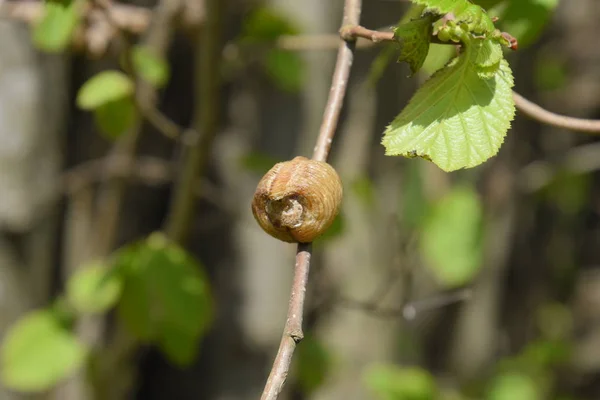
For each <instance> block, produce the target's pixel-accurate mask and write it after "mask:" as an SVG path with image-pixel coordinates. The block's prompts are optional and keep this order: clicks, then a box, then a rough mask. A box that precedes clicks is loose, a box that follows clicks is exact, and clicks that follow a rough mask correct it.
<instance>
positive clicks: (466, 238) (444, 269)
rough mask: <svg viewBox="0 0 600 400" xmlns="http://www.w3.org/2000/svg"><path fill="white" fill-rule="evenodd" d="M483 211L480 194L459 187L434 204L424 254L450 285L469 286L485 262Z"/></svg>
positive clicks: (423, 238) (425, 231)
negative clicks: (483, 258)
mask: <svg viewBox="0 0 600 400" xmlns="http://www.w3.org/2000/svg"><path fill="white" fill-rule="evenodd" d="M482 221H483V212H482V206H481V202H480V200H479V197H478V195H477V193H476V192H475V191H474V190H473V189H472V188H468V187H458V188H455V189H453V190H452V191H451V192H450V193H448V194H447V195H446V196H444V197H443V198H442V199H440V200H439V201H438V202H437V204H434V205H433V208H432V210H431V215H430V216H429V218H428V219H427V221H426V222H425V224H424V226H423V232H422V235H421V254H422V256H423V258H424V260H425V262H426V264H427V266H428V267H429V268H430V269H431V271H432V272H433V273H434V275H435V276H436V277H437V278H438V280H439V281H440V282H441V283H443V284H445V285H446V286H449V287H453V286H461V285H464V284H466V283H468V282H469V281H470V280H471V279H472V278H473V277H474V276H475V274H477V272H478V271H479V268H480V267H481V263H482V256H483V249H482V238H481V237H482V229H481V228H482Z"/></svg>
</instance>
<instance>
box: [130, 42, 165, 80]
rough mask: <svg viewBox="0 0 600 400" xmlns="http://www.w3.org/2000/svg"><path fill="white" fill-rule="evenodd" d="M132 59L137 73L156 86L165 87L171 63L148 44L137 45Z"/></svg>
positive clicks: (132, 53)
mask: <svg viewBox="0 0 600 400" xmlns="http://www.w3.org/2000/svg"><path fill="white" fill-rule="evenodd" d="M131 60H132V62H133V68H134V69H135V71H136V73H137V74H138V75H139V76H140V77H141V78H142V79H144V80H145V81H146V82H148V83H150V84H151V85H153V86H154V87H157V88H160V87H163V86H164V85H166V84H167V82H168V81H169V64H168V63H167V61H166V60H165V59H164V58H162V57H159V56H157V55H156V54H154V53H153V52H152V50H151V49H150V48H148V47H147V46H135V47H134V48H133V49H132V52H131Z"/></svg>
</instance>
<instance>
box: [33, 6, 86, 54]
mask: <svg viewBox="0 0 600 400" xmlns="http://www.w3.org/2000/svg"><path fill="white" fill-rule="evenodd" d="M78 24H79V12H78V10H77V8H76V2H65V3H59V2H45V3H44V16H43V17H42V19H41V20H40V22H38V23H37V24H36V26H35V28H34V30H33V42H34V44H35V45H36V46H37V47H38V48H39V49H41V50H44V51H48V52H59V51H62V50H64V49H65V48H66V47H67V46H68V45H69V43H70V42H71V37H72V36H73V32H74V31H75V28H76V27H77V25H78Z"/></svg>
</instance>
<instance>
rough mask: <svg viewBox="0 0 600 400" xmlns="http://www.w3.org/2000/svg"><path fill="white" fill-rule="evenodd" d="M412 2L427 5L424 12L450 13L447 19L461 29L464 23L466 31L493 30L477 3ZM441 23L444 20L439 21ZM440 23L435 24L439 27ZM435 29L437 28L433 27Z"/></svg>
mask: <svg viewBox="0 0 600 400" xmlns="http://www.w3.org/2000/svg"><path fill="white" fill-rule="evenodd" d="M412 1H413V3H416V4H422V5H425V6H427V9H426V10H425V12H426V13H427V12H433V13H435V14H437V15H444V14H448V13H452V15H451V17H450V18H449V19H448V20H447V21H448V22H450V23H451V24H452V25H453V26H457V27H460V29H463V27H462V26H463V25H466V31H468V32H471V33H475V34H478V35H479V34H486V35H487V34H491V33H493V32H494V30H495V26H494V23H493V22H492V19H491V18H490V17H489V15H487V13H486V12H485V10H484V9H483V8H481V7H480V6H479V5H477V4H472V3H471V2H470V1H468V0H412ZM440 23H441V24H442V25H443V24H445V23H446V20H442V21H440ZM440 26H441V25H437V26H436V28H439V27H440ZM434 30H437V29H434ZM463 30H464V29H463Z"/></svg>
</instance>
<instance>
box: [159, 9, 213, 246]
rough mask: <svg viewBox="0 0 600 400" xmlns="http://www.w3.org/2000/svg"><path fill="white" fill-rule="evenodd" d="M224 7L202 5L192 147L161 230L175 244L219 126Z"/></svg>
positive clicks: (187, 219) (187, 150)
mask: <svg viewBox="0 0 600 400" xmlns="http://www.w3.org/2000/svg"><path fill="white" fill-rule="evenodd" d="M224 3H225V1H224V0H206V2H205V10H206V20H205V23H204V28H203V30H202V33H201V35H202V36H201V40H200V42H199V45H200V48H199V51H198V54H197V56H196V57H197V60H198V63H197V65H198V77H199V82H198V88H197V90H196V93H197V94H198V96H197V101H198V103H199V107H198V108H197V109H198V112H197V113H196V116H195V118H194V119H195V120H194V122H193V127H194V130H193V131H190V132H191V136H192V137H191V139H192V140H191V142H192V143H190V145H189V147H187V148H185V156H184V162H183V170H182V171H181V175H180V178H179V180H178V182H177V183H176V185H175V189H174V194H173V199H172V206H171V208H170V210H169V215H168V216H167V221H166V227H165V231H166V233H167V236H169V238H171V239H172V240H174V241H176V242H179V243H183V242H184V241H185V240H186V237H187V235H188V233H189V229H190V223H191V221H192V217H193V213H194V202H195V199H196V194H195V193H194V190H193V188H194V182H195V181H196V179H197V177H198V176H202V175H204V171H205V170H206V167H207V164H208V159H209V156H210V151H211V149H212V142H213V139H214V137H215V136H216V132H217V129H218V124H219V117H218V114H219V107H220V101H219V94H220V85H221V83H220V74H221V73H220V65H221V55H222V46H223V44H222V38H221V29H222V24H223V21H222V19H223V18H222V17H223V15H222V14H223V10H224V8H225V4H224Z"/></svg>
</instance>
